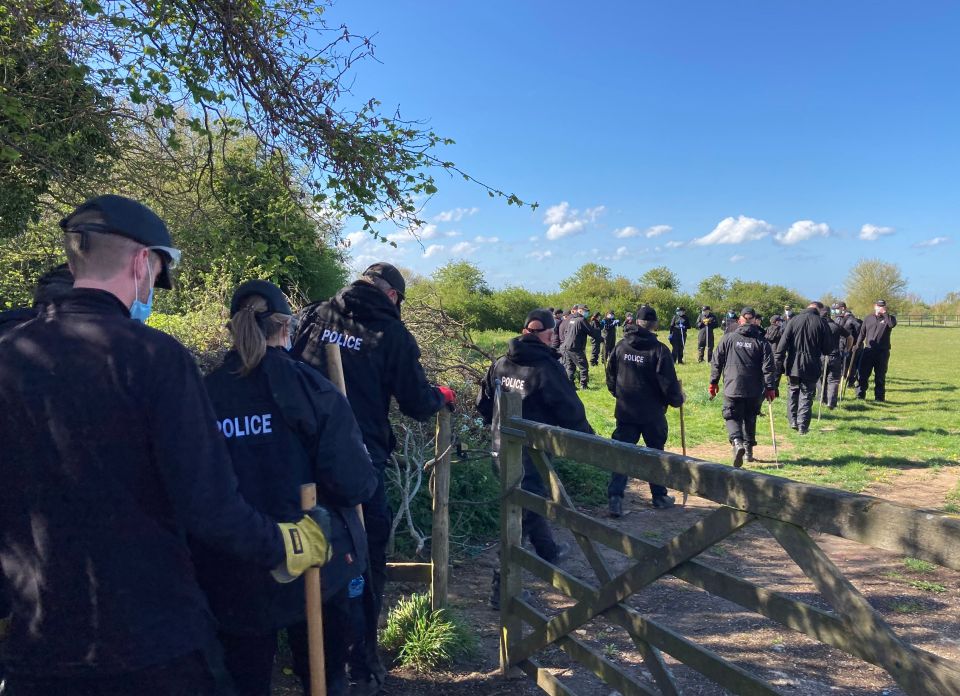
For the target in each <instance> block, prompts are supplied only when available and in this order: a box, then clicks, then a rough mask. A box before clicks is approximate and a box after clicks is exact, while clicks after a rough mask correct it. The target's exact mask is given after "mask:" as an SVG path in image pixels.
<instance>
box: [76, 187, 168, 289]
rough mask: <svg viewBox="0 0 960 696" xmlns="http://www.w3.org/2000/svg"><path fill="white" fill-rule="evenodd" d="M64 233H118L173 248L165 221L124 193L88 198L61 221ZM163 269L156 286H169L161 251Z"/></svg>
mask: <svg viewBox="0 0 960 696" xmlns="http://www.w3.org/2000/svg"><path fill="white" fill-rule="evenodd" d="M60 228H61V229H62V230H63V231H64V232H79V233H83V232H99V233H100V234H118V235H120V236H121V237H126V238H127V239H132V240H133V241H135V242H139V243H140V244H143V245H144V246H146V247H167V248H173V240H172V239H171V238H170V231H169V230H167V226H166V224H165V223H164V222H163V220H161V219H160V216H158V215H157V214H156V213H155V212H153V211H152V210H150V208H148V207H147V206H145V205H144V204H143V203H139V202H137V201H135V200H133V199H131V198H126V197H125V196H116V195H113V194H107V195H105V196H97V197H96V198H91V199H90V200H88V201H86V202H85V203H83V204H82V205H80V206H79V207H78V208H77V209H76V210H74V211H73V212H72V213H70V215H68V216H67V217H65V218H63V219H62V220H61V221H60ZM160 256H161V257H164V264H163V268H162V269H161V270H160V274H159V275H158V276H157V282H156V283H154V286H155V287H158V288H167V289H170V288H171V287H173V284H172V283H171V282H170V269H169V268H168V262H169V258H167V257H166V256H165V255H164V254H160Z"/></svg>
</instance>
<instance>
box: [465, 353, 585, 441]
mask: <svg viewBox="0 0 960 696" xmlns="http://www.w3.org/2000/svg"><path fill="white" fill-rule="evenodd" d="M557 357H558V356H557V352H556V351H555V350H554V349H553V348H551V347H550V346H548V345H545V344H544V343H542V342H541V341H540V339H539V338H537V336H536V334H524V335H522V336H518V337H517V338H513V339H511V340H510V343H509V344H508V345H507V354H506V355H504V356H503V357H502V358H500V359H499V360H497V361H496V362H495V363H493V365H491V366H490V369H488V370H487V374H486V377H484V379H483V382H482V383H481V385H480V394H479V395H478V396H477V411H478V412H479V413H480V415H481V416H482V417H483V420H484V421H485V422H486V423H490V422H491V421H492V420H493V406H494V401H495V400H496V395H497V387H498V386H499V387H500V388H501V389H503V390H504V391H516V392H520V396H521V398H522V399H523V417H524V418H526V419H527V420H532V421H536V422H537V423H545V424H547V425H556V426H558V427H561V428H567V429H568V430H578V431H580V432H581V433H593V429H592V428H591V427H590V424H589V423H588V422H587V415H586V412H585V411H584V409H583V403H582V402H581V401H580V397H578V396H577V392H576V390H575V389H574V387H573V384H571V383H570V380H569V379H568V378H567V374H566V372H564V370H563V367H561V366H560V363H559V362H558V360H557Z"/></svg>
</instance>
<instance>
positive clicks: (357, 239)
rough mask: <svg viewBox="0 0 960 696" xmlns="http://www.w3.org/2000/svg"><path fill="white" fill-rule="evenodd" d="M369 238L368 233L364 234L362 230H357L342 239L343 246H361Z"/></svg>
mask: <svg viewBox="0 0 960 696" xmlns="http://www.w3.org/2000/svg"><path fill="white" fill-rule="evenodd" d="M369 238H370V233H369V232H364V231H363V230H357V231H356V232H351V233H350V234H348V235H347V236H346V237H344V238H343V243H344V246H347V247H357V246H360V245H361V244H363V242H365V241H366V240H367V239H369Z"/></svg>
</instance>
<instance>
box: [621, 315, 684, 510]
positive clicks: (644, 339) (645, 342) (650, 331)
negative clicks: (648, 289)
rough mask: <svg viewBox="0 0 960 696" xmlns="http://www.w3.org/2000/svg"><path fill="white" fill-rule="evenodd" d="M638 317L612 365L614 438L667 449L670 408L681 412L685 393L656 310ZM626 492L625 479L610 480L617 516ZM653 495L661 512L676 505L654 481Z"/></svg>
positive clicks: (664, 489)
mask: <svg viewBox="0 0 960 696" xmlns="http://www.w3.org/2000/svg"><path fill="white" fill-rule="evenodd" d="M636 316H637V321H636V324H634V325H632V326H629V327H627V328H625V329H624V331H623V339H622V340H621V341H620V342H619V343H618V344H617V347H616V348H615V349H614V351H613V354H612V355H611V356H610V359H609V360H608V361H607V389H609V390H610V393H611V394H613V396H614V398H615V399H616V400H617V404H616V406H615V408H614V417H615V418H616V419H617V427H616V430H614V431H613V439H614V440H617V441H619V442H629V443H630V444H632V445H635V444H637V443H638V442H639V441H640V438H641V437H642V438H643V444H644V445H646V446H647V447H652V448H653V449H658V450H662V449H663V447H664V445H666V444H667V435H668V430H667V416H666V413H667V406H673V407H674V408H679V407H680V406H681V405H682V404H683V392H682V391H681V389H680V382H679V381H678V380H677V373H676V370H675V368H674V366H673V358H672V356H671V355H670V350H669V349H668V348H667V347H666V346H665V345H663V344H662V343H660V341H658V340H657V335H656V333H655V332H656V330H657V328H658V326H657V312H656V310H654V308H653V307H650V306H648V305H643V306H642V307H640V308H639V309H638V310H637V315H636ZM626 487H627V477H626V476H625V475H623V474H617V473H614V474H611V475H610V484H609V485H608V486H607V496H608V498H609V503H610V516H611V517H620V516H621V515H622V514H623V494H624V492H625V491H626ZM650 496H651V498H652V499H653V500H652V502H653V507H655V508H660V509H664V508H669V507H672V506H673V502H674V501H673V496H670V495H667V489H666V488H664V487H663V486H660V485H658V484H656V483H652V482H651V483H650Z"/></svg>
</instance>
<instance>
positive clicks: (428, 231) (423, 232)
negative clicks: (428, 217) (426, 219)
mask: <svg viewBox="0 0 960 696" xmlns="http://www.w3.org/2000/svg"><path fill="white" fill-rule="evenodd" d="M438 233H439V232H438V230H437V226H436V225H424V226H423V227H421V228H420V229H419V230H417V235H418V236H419V237H420V239H421V240H424V239H433V238H434V237H436V236H437V234H438Z"/></svg>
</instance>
